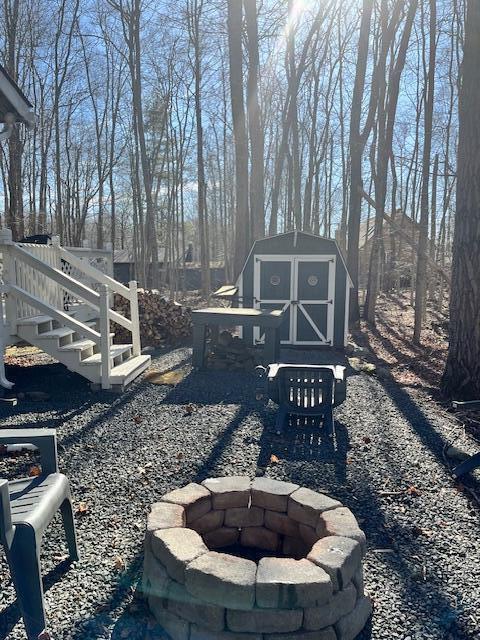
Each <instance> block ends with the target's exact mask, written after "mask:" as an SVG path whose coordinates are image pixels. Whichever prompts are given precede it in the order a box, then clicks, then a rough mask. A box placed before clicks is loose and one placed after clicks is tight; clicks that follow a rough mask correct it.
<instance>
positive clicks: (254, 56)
mask: <svg viewBox="0 0 480 640" xmlns="http://www.w3.org/2000/svg"><path fill="white" fill-rule="evenodd" d="M243 4H244V7H245V19H246V25H247V47H248V82H247V105H248V112H247V113H248V129H249V135H250V150H251V169H250V211H251V227H252V238H251V239H252V240H257V239H258V238H263V236H264V235H265V196H264V189H265V187H264V173H265V170H264V160H263V153H264V136H263V127H262V121H261V111H260V102H259V97H258V87H259V64H260V62H259V54H258V25H257V6H256V0H243Z"/></svg>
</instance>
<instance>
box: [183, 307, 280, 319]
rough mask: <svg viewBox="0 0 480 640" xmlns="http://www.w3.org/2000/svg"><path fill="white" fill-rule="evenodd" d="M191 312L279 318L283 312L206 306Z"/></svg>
mask: <svg viewBox="0 0 480 640" xmlns="http://www.w3.org/2000/svg"><path fill="white" fill-rule="evenodd" d="M192 313H197V314H201V313H203V314H206V315H210V314H212V313H214V314H220V315H224V316H240V317H246V318H261V317H262V316H264V317H269V316H270V317H275V318H280V317H281V316H282V314H283V311H281V310H274V311H265V310H264V309H245V308H232V307H206V308H205V309H195V310H194V311H192Z"/></svg>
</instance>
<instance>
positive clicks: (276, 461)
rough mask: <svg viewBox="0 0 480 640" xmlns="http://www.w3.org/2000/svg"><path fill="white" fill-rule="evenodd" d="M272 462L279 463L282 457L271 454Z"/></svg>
mask: <svg viewBox="0 0 480 640" xmlns="http://www.w3.org/2000/svg"><path fill="white" fill-rule="evenodd" d="M270 462H271V463H272V464H278V463H279V462H280V458H278V457H277V456H276V455H275V454H274V453H272V455H271V456H270Z"/></svg>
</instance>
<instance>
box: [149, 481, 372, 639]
mask: <svg viewBox="0 0 480 640" xmlns="http://www.w3.org/2000/svg"><path fill="white" fill-rule="evenodd" d="M232 545H242V546H244V547H254V548H256V549H262V550H265V551H266V552H268V554H269V555H270V556H272V555H273V556H274V557H267V556H265V557H262V558H261V559H260V561H259V562H258V564H257V563H256V562H253V561H252V560H248V559H246V558H242V557H238V556H237V555H231V554H229V553H228V547H229V546H232ZM217 549H218V550H217ZM365 550H366V541H365V535H364V534H363V532H362V531H361V529H360V528H359V526H358V524H357V521H356V519H355V517H354V516H353V514H352V513H351V511H350V510H349V509H347V508H346V507H344V506H343V505H342V504H341V503H340V502H338V501H337V500H334V499H332V498H330V497H329V496H326V495H323V494H320V493H316V492H314V491H311V490H310V489H305V488H301V487H299V486H298V485H295V484H292V483H288V482H280V481H277V480H271V479H268V478H255V479H254V480H253V481H251V480H250V479H249V478H248V477H244V476H233V477H225V478H209V479H208V480H205V481H204V482H203V483H202V484H196V483H191V484H189V485H187V486H186V487H183V488H181V489H176V490H175V491H172V492H170V493H168V494H166V495H165V496H163V497H162V499H161V500H160V502H157V503H155V504H154V505H152V509H151V512H150V514H149V517H148V523H147V533H146V539H145V563H144V575H143V591H144V594H145V596H146V597H147V598H148V603H149V607H150V609H151V611H152V613H153V614H154V616H155V617H156V619H157V620H158V622H159V623H160V624H161V625H162V626H163V628H164V629H165V630H166V631H167V633H168V634H169V635H170V636H171V637H172V638H173V640H207V639H208V640H353V638H355V637H356V636H357V635H358V634H359V633H360V631H361V630H362V628H363V627H364V625H365V623H366V621H367V619H368V618H369V616H370V614H371V604H370V600H369V598H368V597H367V596H365V594H364V591H363V570H362V558H363V555H364V554H365Z"/></svg>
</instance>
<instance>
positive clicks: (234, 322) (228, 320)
mask: <svg viewBox="0 0 480 640" xmlns="http://www.w3.org/2000/svg"><path fill="white" fill-rule="evenodd" d="M282 320H283V311H262V310H261V309H232V308H226V307H208V308H207V309H197V310H196V311H192V322H193V356H192V363H193V366H194V367H198V368H201V367H203V366H204V364H205V347H206V337H207V327H208V326H209V325H210V326H214V327H217V331H218V327H219V326H235V327H261V328H263V329H264V330H265V345H264V348H263V360H264V362H265V364H270V363H272V362H277V360H278V358H279V351H280V325H281V324H282Z"/></svg>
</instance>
